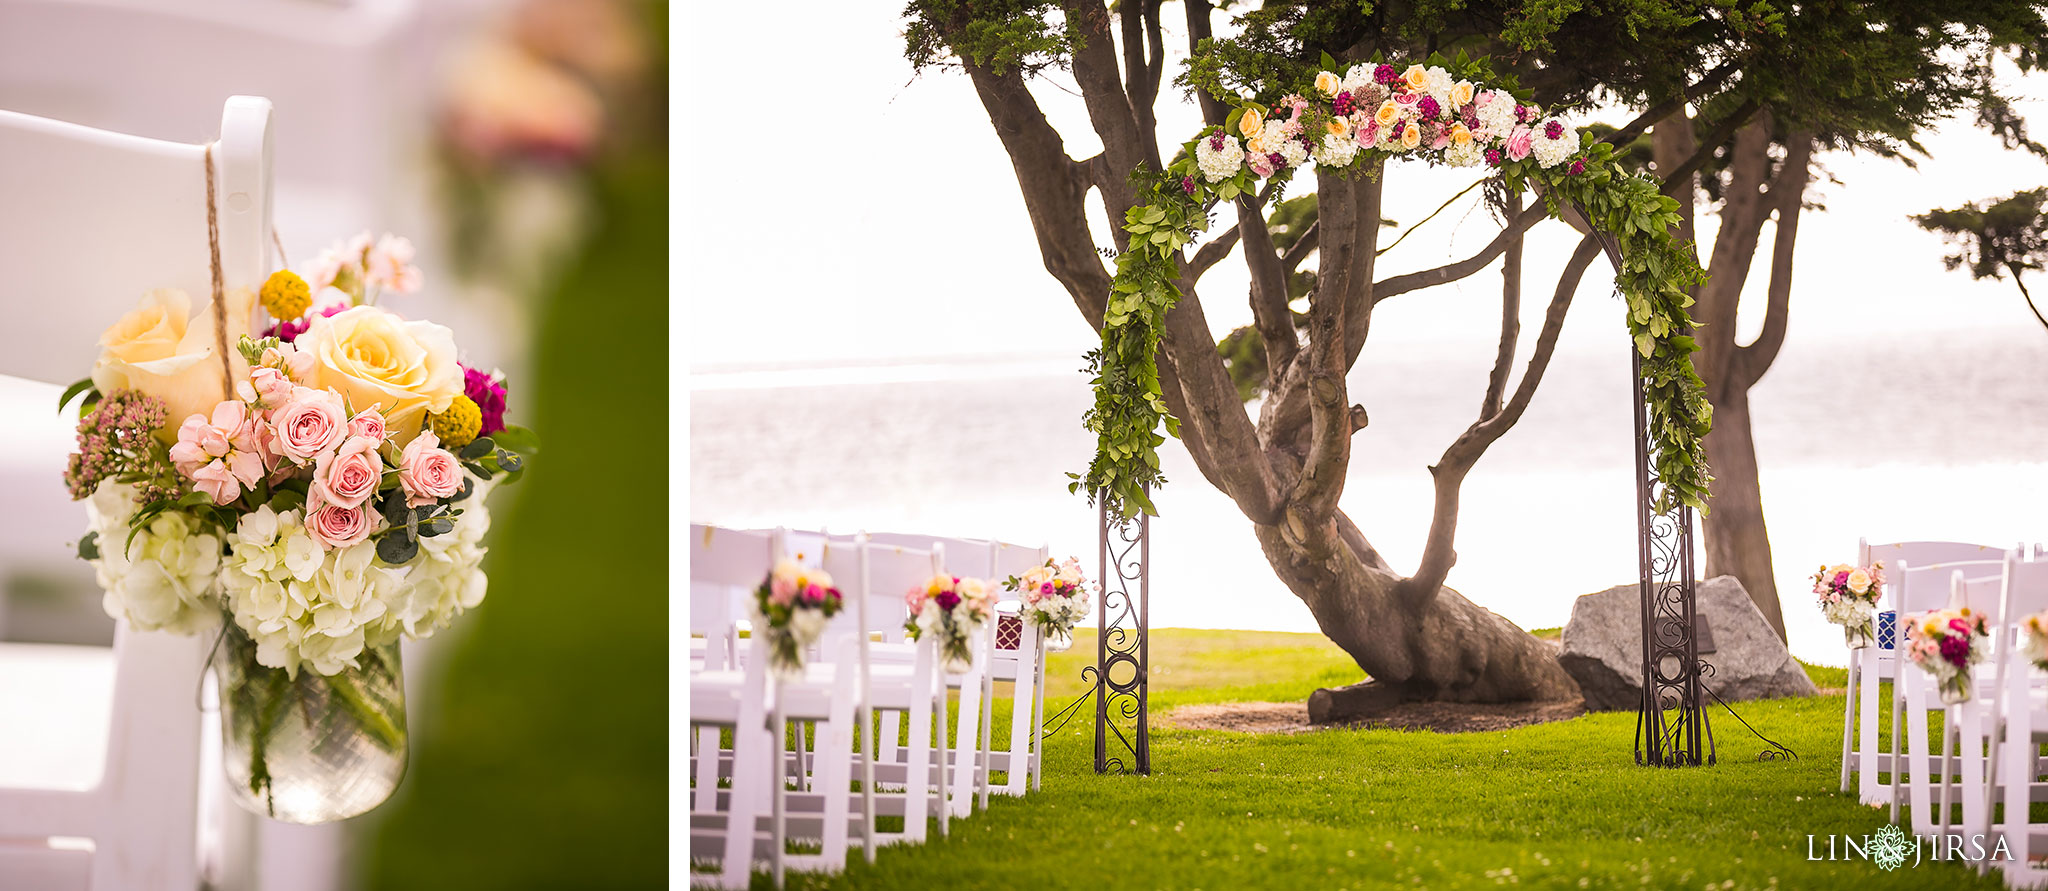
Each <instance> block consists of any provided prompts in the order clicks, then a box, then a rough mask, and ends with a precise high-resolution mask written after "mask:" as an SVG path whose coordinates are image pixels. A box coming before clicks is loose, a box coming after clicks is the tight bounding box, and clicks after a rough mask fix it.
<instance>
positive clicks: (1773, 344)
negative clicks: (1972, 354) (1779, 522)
mask: <svg viewBox="0 0 2048 891" xmlns="http://www.w3.org/2000/svg"><path fill="white" fill-rule="evenodd" d="M1812 158H1813V134H1811V133H1806V132H1796V133H1793V134H1792V135H1791V136H1790V137H1788V138H1787V140H1786V151H1785V160H1784V162H1783V163H1781V164H1780V165H1779V166H1778V174H1777V176H1775V177H1772V179H1771V204H1772V205H1773V209H1774V210H1776V211H1777V214H1778V232H1777V234H1776V235H1775V236H1773V237H1772V240H1771V283H1770V288H1769V290H1768V291H1767V292H1766V294H1765V301H1766V302H1765V307H1764V328H1763V331H1762V332H1761V333H1759V334H1757V337H1756V340H1755V341H1754V342H1752V343H1751V344H1749V345H1748V346H1744V347H1739V348H1737V349H1736V351H1735V359H1734V367H1733V368H1732V369H1730V372H1731V373H1732V374H1733V375H1734V377H1735V379H1736V386H1740V387H1742V388H1743V389H1745V390H1747V389H1749V388H1750V387H1753V386H1756V382H1757V381H1760V380H1762V379H1763V376H1764V372H1766V371H1769V370H1771V363H1772V362H1775V361H1777V359H1778V349H1779V348H1780V347H1783V346H1784V345H1785V329H1786V327H1787V323H1788V321H1789V316H1791V314H1792V248H1793V244H1794V243H1795V242H1796V241H1797V240H1798V238H1799V212H1800V208H1801V207H1802V206H1803V205H1804V204H1805V202H1806V186H1807V182H1808V180H1809V179H1811V174H1810V173H1809V172H1808V170H1807V167H1808V165H1809V164H1810V163H1811V162H1812ZM2037 315H2038V313H2037ZM2042 324H2044V325H2048V322H2043V323H2042Z"/></svg>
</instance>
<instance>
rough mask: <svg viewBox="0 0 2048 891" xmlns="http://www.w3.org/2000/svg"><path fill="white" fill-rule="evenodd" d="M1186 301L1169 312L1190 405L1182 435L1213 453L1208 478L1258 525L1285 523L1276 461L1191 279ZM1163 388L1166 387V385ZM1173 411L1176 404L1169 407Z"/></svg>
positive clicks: (1170, 340) (1170, 350)
mask: <svg viewBox="0 0 2048 891" xmlns="http://www.w3.org/2000/svg"><path fill="white" fill-rule="evenodd" d="M1179 285H1180V289H1181V293H1182V295H1183V296H1182V297H1181V298H1180V302H1178V303H1176V304H1174V307H1173V309H1171V310H1169V311H1167V313H1166V326H1165V330H1164V332H1163V334H1164V336H1163V337H1162V341H1163V344H1162V347H1163V351H1164V352H1165V353H1167V354H1168V355H1170V356H1171V357H1172V358H1173V363H1174V370H1175V371H1176V373H1177V376H1178V378H1179V385H1180V390H1181V393H1182V395H1183V397H1184V404H1183V405H1182V407H1181V408H1180V409H1178V410H1177V411H1176V413H1175V416H1176V417H1178V418H1180V422H1181V427H1180V429H1181V437H1182V438H1183V439H1185V438H1187V436H1188V434H1189V433H1190V432H1191V431H1192V432H1193V433H1194V435H1195V436H1196V437H1198V438H1199V439H1200V441H1201V442H1202V443H1203V444H1204V445H1205V446H1206V447H1207V449H1208V458H1209V460H1208V466H1206V467H1205V468H1204V469H1203V474H1204V475H1205V476H1208V477H1209V479H1210V481H1211V482H1212V483H1215V484H1216V487H1217V488H1219V489H1221V490H1223V494H1225V495H1228V496H1230V500H1231V501H1234V502H1236V503H1237V508H1238V510H1240V511H1243V512H1244V515H1245V516H1246V517H1249V518H1251V520H1252V522H1254V523H1273V522H1277V521H1278V519H1279V509H1280V504H1279V492H1280V486H1279V482H1278V479H1277V476H1276V475H1275V473H1274V470H1273V466H1272V463H1271V462H1270V461H1269V460H1268V458H1267V457H1266V455H1265V453H1264V452H1263V451H1262V450H1260V448H1259V436H1258V431H1257V430H1255V429H1254V428H1253V427H1252V422H1251V418H1250V417H1249V416H1247V415H1246V414H1245V411H1244V403H1243V402H1242V401H1240V400H1239V399H1238V398H1237V385H1236V384H1234V383H1232V382H1231V380H1230V373H1229V372H1228V371H1227V370H1225V369H1224V367H1223V357H1222V356H1219V355H1217V353H1216V341H1215V340H1214V339H1213V336H1212V335H1211V334H1210V333H1209V321H1208V319H1207V318H1206V317H1204V315H1203V312H1202V300H1201V298H1200V297H1199V296H1197V295H1196V293H1195V289H1194V287H1193V285H1192V284H1190V283H1189V282H1188V281H1187V279H1186V278H1185V277H1183V278H1182V279H1181V281H1180V282H1179ZM1161 389H1165V386H1164V381H1162V382H1161ZM1169 408H1171V406H1169Z"/></svg>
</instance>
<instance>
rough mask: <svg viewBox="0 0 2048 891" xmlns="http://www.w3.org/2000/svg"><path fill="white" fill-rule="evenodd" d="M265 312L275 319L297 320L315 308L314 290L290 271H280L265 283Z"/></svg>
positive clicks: (263, 297) (272, 274) (263, 294)
mask: <svg viewBox="0 0 2048 891" xmlns="http://www.w3.org/2000/svg"><path fill="white" fill-rule="evenodd" d="M262 299H263V311H264V312H267V313H270V317H271V318H274V319H281V320H283V319H296V318H298V317H300V316H303V315H305V314H306V310H308V309H311V308H312V306H313V289H312V288H310V287H307V285H306V280H305V279H303V278H300V277H299V276H298V273H295V272H293V271H291V270H289V269H280V270H278V271H276V272H273V273H271V274H270V279H269V280H268V281H265V282H264V283H263V291H262Z"/></svg>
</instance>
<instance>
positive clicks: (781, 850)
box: [690, 525, 1047, 887]
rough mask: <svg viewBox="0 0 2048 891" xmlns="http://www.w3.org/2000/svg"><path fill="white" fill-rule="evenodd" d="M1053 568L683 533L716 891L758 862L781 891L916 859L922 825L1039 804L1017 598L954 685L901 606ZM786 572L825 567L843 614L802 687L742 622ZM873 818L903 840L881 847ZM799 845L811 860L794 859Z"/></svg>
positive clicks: (1037, 657) (1030, 668) (1030, 691)
mask: <svg viewBox="0 0 2048 891" xmlns="http://www.w3.org/2000/svg"><path fill="white" fill-rule="evenodd" d="M1046 558H1047V552H1046V549H1045V548H1043V547H1039V548H1027V547H1020V546H1017V545H1010V544H1005V543H1001V542H991V541H975V540H968V539H952V538H940V537H934V536H917V535H901V534H876V535H867V534H857V535H844V536H841V535H831V534H828V533H824V532H800V531H790V530H781V529H778V530H734V529H724V528H719V527H715V526H705V525H693V526H692V527H691V564H690V579H691V592H690V618H691V632H692V638H691V661H692V665H691V704H690V712H691V714H690V720H691V725H692V743H693V764H692V767H691V771H692V782H693V785H694V787H695V788H694V789H693V790H692V796H691V857H692V864H693V867H695V866H699V865H708V864H709V863H710V862H711V861H716V862H717V864H718V872H717V881H718V883H719V884H720V885H721V886H723V887H745V886H746V884H747V882H748V881H749V876H750V874H751V872H752V871H753V869H754V868H755V866H756V865H757V864H761V863H765V864H766V865H767V868H768V870H769V871H770V872H771V873H772V874H773V875H774V878H775V881H776V883H777V884H778V885H779V884H780V883H781V881H782V877H783V872H784V870H786V869H799V870H811V871H827V872H830V871H837V870H839V869H841V868H843V867H844V865H845V863H846V858H847V856H848V853H849V851H851V850H852V849H853V848H854V847H855V846H856V845H857V846H858V847H859V848H860V849H861V851H862V852H863V854H864V856H866V857H867V858H868V859H869V860H870V861H872V860H873V858H874V856H875V850H876V848H877V846H878V845H881V844H889V843H898V842H912V843H915V842H921V841H923V840H924V839H925V837H926V836H927V833H928V827H927V821H928V820H935V821H936V824H937V831H938V832H939V833H940V834H941V835H944V834H948V833H949V832H950V823H951V821H952V820H953V819H956V818H964V817H967V816H969V814H970V813H971V812H972V811H973V809H974V808H975V807H976V806H977V805H978V806H980V807H986V806H987V804H988V801H989V795H990V793H991V792H1000V793H1003V794H1008V795H1022V794H1024V793H1025V792H1026V791H1027V790H1028V789H1029V788H1032V787H1035V786H1036V785H1037V782H1038V776H1039V766H1040V764H1039V755H1038V751H1039V747H1038V743H1039V739H1038V732H1037V731H1038V727H1039V726H1040V723H1041V722H1042V716H1043V710H1044V692H1043V691H1044V683H1043V682H1044V659H1043V655H1044V645H1043V641H1042V640H1040V638H1039V635H1038V631H1037V628H1036V627H1035V626H1032V625H1031V623H1029V622H1024V621H1021V616H1020V614H1019V611H1018V609H1017V607H1018V604H1017V603H1016V601H1015V595H1011V594H1007V593H1005V594H1003V595H1002V598H1003V600H1002V602H1000V603H999V604H998V614H997V616H996V618H995V619H994V620H992V621H990V622H987V623H984V625H983V626H982V628H981V629H980V633H979V634H978V635H977V636H976V638H975V639H974V641H973V644H972V650H973V659H972V661H971V664H970V666H969V667H968V669H967V670H966V671H964V672H952V671H948V670H947V668H946V666H945V660H944V659H943V658H941V657H940V656H939V654H938V653H937V650H936V647H935V645H934V643H933V642H932V641H931V640H930V639H926V640H924V641H920V642H915V643H913V642H911V641H909V640H907V638H906V635H905V633H904V628H903V625H904V620H905V618H906V617H907V609H906V606H905V601H904V594H905V593H906V592H907V591H909V590H910V589H912V588H915V587H922V586H923V585H925V584H926V583H927V582H928V581H929V580H930V579H931V577H932V576H934V575H937V574H941V573H944V574H949V575H958V576H985V577H986V578H987V579H988V580H989V581H990V583H991V584H992V585H995V584H997V583H998V582H999V580H1000V579H1002V578H1005V577H1007V576H1010V575H1015V574H1019V573H1022V572H1024V571H1025V570H1027V569H1030V568H1031V567H1033V566H1037V565H1040V564H1042V563H1044V562H1045V560H1046ZM780 559H793V560H797V561H798V562H800V563H803V564H805V565H808V566H812V567H817V568H822V569H823V570H825V571H826V572H827V573H829V574H830V575H831V576H832V578H833V580H834V583H835V585H836V587H838V588H839V590H840V592H841V594H842V596H843V597H844V599H845V604H844V605H845V608H844V609H842V610H841V612H840V613H839V615H838V616H835V617H834V618H833V620H832V621H831V622H829V623H828V625H827V628H826V630H825V631H824V633H823V634H822V635H821V637H820V640H819V641H818V642H817V643H816V644H815V645H814V646H813V647H812V648H811V650H810V653H809V658H808V659H807V664H806V666H805V670H804V672H803V675H802V677H800V678H791V679H777V678H775V677H773V676H772V675H771V674H770V673H769V672H767V671H766V666H765V664H764V663H765V656H764V655H763V644H762V638H761V637H760V636H759V635H755V634H753V633H752V629H751V627H750V623H749V622H748V621H747V619H746V616H747V615H748V607H747V604H748V602H749V600H750V598H751V597H752V596H753V595H752V592H753V590H754V589H755V588H756V587H757V586H759V585H760V584H761V582H762V579H763V577H764V576H766V574H767V573H768V570H769V568H770V567H772V566H773V565H774V563H775V562H776V561H777V560H780ZM1006 624H1007V630H1008V631H1009V633H1007V634H1003V635H1001V639H1000V640H999V639H998V637H999V635H998V628H999V626H1005V625H1006ZM743 635H744V636H743ZM997 681H1007V682H1011V683H1012V684H1014V687H1015V693H1014V696H1013V709H1012V714H1011V720H1010V728H1009V731H1010V732H1009V737H1010V738H1009V741H1008V745H1007V748H1003V749H997V748H995V747H994V742H995V740H994V735H995V734H994V732H993V729H994V728H993V727H992V724H993V721H992V718H993V702H994V693H995V689H994V684H995V683H996V682H997ZM956 695H957V697H958V708H957V710H953V709H951V708H950V707H949V706H950V700H951V699H952V698H953V697H954V696H956ZM906 719H907V736H906V734H905V730H904V722H905V720H906ZM949 728H950V731H951V732H950V735H949V732H948V731H949ZM726 739H729V740H730V744H729V745H727V744H726V743H725V740H726ZM856 745H857V748H856ZM998 772H1000V773H1003V774H1004V775H1005V776H1004V780H1003V782H1002V783H1000V784H997V783H996V782H995V774H996V773H998ZM856 789H857V795H856V794H855V792H854V790H856ZM879 817H893V818H900V819H901V820H902V827H901V829H900V830H895V831H883V830H881V829H879V828H878V827H877V825H876V824H877V818H879ZM764 823H765V825H764ZM791 838H795V839H797V840H798V841H799V843H805V844H807V845H808V846H810V847H814V848H815V853H812V852H811V850H810V847H807V848H806V850H805V852H804V853H801V854H792V853H790V852H789V841H790V839H791Z"/></svg>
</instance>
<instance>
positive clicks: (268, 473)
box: [170, 344, 462, 548]
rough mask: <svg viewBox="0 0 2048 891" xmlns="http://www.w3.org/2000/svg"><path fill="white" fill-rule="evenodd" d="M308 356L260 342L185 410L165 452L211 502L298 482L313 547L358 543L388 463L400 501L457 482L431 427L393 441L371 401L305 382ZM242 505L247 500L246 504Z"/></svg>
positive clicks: (374, 519)
mask: <svg viewBox="0 0 2048 891" xmlns="http://www.w3.org/2000/svg"><path fill="white" fill-rule="evenodd" d="M312 363H313V357H312V356H311V355H310V354H308V353H304V352H301V351H299V350H298V349H297V348H295V347H294V346H292V345H291V344H280V345H278V346H274V347H270V348H267V349H265V350H264V351H263V353H262V356H261V358H260V359H259V360H258V361H257V362H256V363H255V365H254V366H253V367H252V368H250V370H249V376H248V378H247V379H246V380H243V381H240V382H238V383H237V384H236V386H235V390H236V396H237V398H235V399H228V400H224V401H222V402H220V403H219V404H218V405H215V406H214V409H213V414H212V415H211V416H210V417H209V416H207V415H200V414H195V415H192V416H190V417H187V418H186V419H185V421H184V423H183V424H182V425H180V426H179V428H178V441H177V444H176V445H173V446H171V449H170V458H171V461H172V462H173V463H174V464H175V465H176V466H177V469H178V472H179V473H180V474H181V475H183V476H184V477H185V478H186V479H189V480H191V481H192V487H193V489H194V490H195V491H199V492H204V493H206V494H207V495H208V496H209V497H210V498H211V499H212V500H213V503H214V504H216V505H222V506H225V505H228V504H232V503H234V502H235V501H236V500H237V499H240V498H241V497H242V496H243V493H244V492H251V493H254V492H257V491H258V490H259V489H261V488H262V487H263V486H264V485H266V484H267V485H269V486H270V487H271V488H272V489H273V490H275V489H277V488H279V487H281V486H283V485H285V484H286V483H287V482H288V481H292V480H302V481H304V482H305V483H306V489H305V494H306V508H305V509H306V528H307V531H308V532H310V533H311V534H312V536H313V539H314V541H316V542H318V543H319V544H320V545H321V547H323V548H345V547H349V546H351V545H355V544H359V543H361V542H362V541H364V540H366V539H368V538H369V537H370V536H371V535H372V534H373V533H375V532H376V531H377V526H378V524H379V523H380V522H381V521H382V517H381V516H380V515H379V514H378V513H377V512H376V510H375V504H374V501H375V498H376V495H377V492H378V490H379V489H380V488H382V486H383V482H384V475H385V473H386V472H387V471H389V470H396V471H397V472H398V483H399V486H400V488H401V489H402V491H403V494H404V496H405V499H406V506H407V507H420V506H422V505H427V504H433V503H435V502H438V501H441V500H444V499H447V498H451V497H453V496H454V495H456V494H457V493H458V492H460V491H461V490H462V467H461V463H460V462H459V461H458V460H457V459H456V457H455V456H454V455H453V454H451V453H449V452H448V451H447V450H446V449H443V448H440V442H439V440H438V439H436V438H435V436H434V434H433V433H431V432H426V433H422V434H420V435H419V436H417V437H415V438H414V439H413V440H412V441H411V442H410V443H408V444H406V445H405V447H404V448H403V449H402V450H400V449H399V448H398V446H397V445H396V443H395V442H393V441H392V439H393V438H392V434H391V431H390V430H388V429H387V428H386V425H385V422H384V416H383V415H382V414H381V413H379V412H378V411H377V409H376V407H374V406H372V407H370V408H366V409H363V410H362V411H358V412H354V413H351V412H350V411H349V410H348V405H347V403H346V401H345V400H343V398H342V396H341V394H340V393H339V392H337V391H335V390H333V389H320V388H315V387H310V386H305V385H304V383H302V382H304V381H309V380H311V379H312V370H313V365H312ZM250 507H251V509H253V508H254V507H255V505H250Z"/></svg>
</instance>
